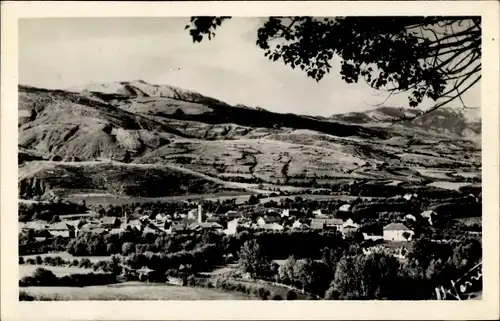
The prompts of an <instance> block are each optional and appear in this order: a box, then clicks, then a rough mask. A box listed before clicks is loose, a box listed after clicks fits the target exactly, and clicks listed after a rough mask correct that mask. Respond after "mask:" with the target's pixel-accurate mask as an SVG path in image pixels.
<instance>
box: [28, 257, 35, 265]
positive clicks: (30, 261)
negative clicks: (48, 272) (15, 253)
mask: <svg viewBox="0 0 500 321" xmlns="http://www.w3.org/2000/svg"><path fill="white" fill-rule="evenodd" d="M26 263H27V264H31V265H35V264H36V262H35V260H34V259H32V258H29V259H27V260H26Z"/></svg>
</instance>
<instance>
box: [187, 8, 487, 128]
mask: <svg viewBox="0 0 500 321" xmlns="http://www.w3.org/2000/svg"><path fill="white" fill-rule="evenodd" d="M228 19H230V17H192V18H191V21H190V24H189V25H188V26H186V28H187V29H190V31H189V32H190V34H191V36H192V37H193V41H194V42H200V41H202V39H203V36H204V35H207V36H208V38H209V39H211V38H212V37H214V36H215V29H216V28H218V27H220V26H221V24H222V23H223V22H224V21H226V20H228ZM256 45H257V46H258V47H259V48H261V49H262V50H263V51H264V56H266V57H267V58H268V59H270V60H272V61H278V60H281V61H282V62H283V63H284V64H285V65H288V66H290V67H291V68H294V69H295V68H300V69H301V70H303V71H304V72H305V73H306V74H307V76H308V77H310V78H312V79H314V80H316V81H318V82H319V81H320V80H321V79H323V77H324V76H325V74H327V73H330V72H331V70H332V65H331V61H332V59H333V58H334V56H335V57H338V58H339V59H340V63H341V70H340V75H341V77H342V79H343V80H344V81H345V82H347V83H357V82H358V81H359V78H360V77H361V78H362V79H363V80H364V81H365V82H366V83H367V84H368V85H369V86H370V87H371V88H374V89H377V90H383V91H388V92H389V95H388V97H387V99H386V101H387V100H388V99H389V98H390V97H391V96H392V95H393V93H403V92H406V93H407V95H408V106H409V107H418V106H419V105H420V104H421V103H422V102H423V100H424V98H427V99H430V100H432V101H434V106H433V107H431V108H429V109H427V110H425V111H423V112H421V113H417V114H416V115H414V116H409V117H402V118H401V119H400V120H411V119H414V118H417V117H420V116H422V115H425V114H428V113H430V112H432V111H434V110H436V109H438V108H440V107H442V106H444V105H446V104H448V103H450V102H452V101H454V100H456V99H459V100H460V101H461V102H462V104H463V105H464V107H465V104H464V103H463V99H462V95H463V94H464V93H465V92H467V91H468V90H469V89H470V88H471V87H472V86H473V85H475V84H477V83H478V82H479V80H480V79H481V18H480V17H475V16H471V17H469V16H456V17H455V16H453V17H444V16H443V17H334V18H328V17H327V18H319V17H301V16H295V17H269V18H268V19H267V21H265V22H264V24H263V25H262V26H261V27H260V28H259V29H258V31H257V40H256ZM386 101H384V102H383V103H385V102H386Z"/></svg>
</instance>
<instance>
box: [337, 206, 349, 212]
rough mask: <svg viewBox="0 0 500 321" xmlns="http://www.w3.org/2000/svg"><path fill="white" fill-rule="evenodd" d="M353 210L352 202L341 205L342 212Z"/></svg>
mask: <svg viewBox="0 0 500 321" xmlns="http://www.w3.org/2000/svg"><path fill="white" fill-rule="evenodd" d="M350 210H351V204H344V205H342V206H341V207H339V211H340V212H349V211H350Z"/></svg>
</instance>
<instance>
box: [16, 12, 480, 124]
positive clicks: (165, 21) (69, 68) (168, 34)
mask: <svg viewBox="0 0 500 321" xmlns="http://www.w3.org/2000/svg"><path fill="white" fill-rule="evenodd" d="M262 21H263V19H262V18H233V19H231V20H228V21H226V22H224V24H223V25H222V27H221V28H220V29H218V31H217V33H216V37H215V38H214V39H212V40H211V41H208V39H206V40H204V41H202V42H201V43H196V44H194V43H193V41H192V39H191V37H190V35H189V32H188V31H187V30H184V27H185V25H186V24H187V23H188V22H189V18H181V17H178V18H151V17H145V18H35V19H20V20H19V83H20V84H23V85H32V86H36V87H43V88H58V89H68V88H71V87H74V86H81V85H85V84H89V83H92V82H95V83H101V82H113V81H127V80H137V79H142V80H144V81H146V82H148V83H151V84H166V85H174V86H178V87H181V88H184V89H188V90H193V91H197V92H199V93H201V94H204V95H206V96H210V97H213V98H217V99H220V100H223V101H225V102H227V103H230V104H239V103H241V104H244V105H248V106H259V107H262V108H266V109H268V110H270V111H274V112H280V113H296V114H304V115H318V116H329V115H332V114H338V113H346V112H355V111H364V110H369V109H373V108H376V107H377V105H378V104H380V103H382V102H384V101H385V100H386V97H387V94H386V93H384V92H381V91H377V90H373V89H372V88H370V87H369V86H368V85H366V84H365V83H364V82H363V83H358V84H347V83H345V82H344V81H343V80H342V79H341V76H340V74H339V71H340V64H339V63H338V62H337V61H334V63H333V69H332V71H331V73H330V74H328V75H326V76H325V77H324V78H323V79H322V80H321V81H320V82H319V83H318V82H316V81H315V80H313V79H311V78H308V77H307V76H306V74H305V73H304V72H303V71H301V70H300V69H299V70H293V69H292V68H290V67H289V66H285V65H284V64H283V63H282V62H281V61H277V62H272V61H270V60H269V59H267V58H266V57H264V51H263V50H261V49H260V48H259V47H258V46H257V45H256V44H255V40H256V37H257V29H258V28H259V26H260V25H261V24H262ZM479 97H480V90H479V85H476V86H475V87H474V88H473V89H472V90H471V91H470V92H468V93H466V95H464V97H463V99H464V101H465V103H466V104H469V105H472V106H477V105H479ZM455 104H457V103H455ZM385 105H389V106H406V105H407V97H406V96H405V95H404V94H403V95H394V96H392V97H391V98H390V99H389V100H388V101H387V102H386V103H385ZM423 106H424V107H426V106H430V105H423Z"/></svg>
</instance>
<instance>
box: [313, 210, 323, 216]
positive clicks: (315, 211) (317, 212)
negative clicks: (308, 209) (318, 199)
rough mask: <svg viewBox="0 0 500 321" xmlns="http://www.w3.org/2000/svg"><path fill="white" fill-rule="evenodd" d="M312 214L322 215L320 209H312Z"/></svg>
mask: <svg viewBox="0 0 500 321" xmlns="http://www.w3.org/2000/svg"><path fill="white" fill-rule="evenodd" d="M313 214H314V215H323V213H321V209H318V210H314V211H313Z"/></svg>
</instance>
